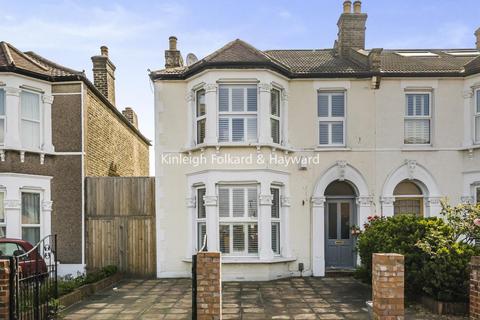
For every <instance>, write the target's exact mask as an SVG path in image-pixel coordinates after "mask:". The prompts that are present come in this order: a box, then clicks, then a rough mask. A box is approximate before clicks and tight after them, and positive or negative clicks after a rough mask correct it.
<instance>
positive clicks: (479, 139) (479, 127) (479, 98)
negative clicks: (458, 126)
mask: <svg viewBox="0 0 480 320" xmlns="http://www.w3.org/2000/svg"><path fill="white" fill-rule="evenodd" d="M474 121H475V143H480V89H478V90H476V91H475V120H474Z"/></svg>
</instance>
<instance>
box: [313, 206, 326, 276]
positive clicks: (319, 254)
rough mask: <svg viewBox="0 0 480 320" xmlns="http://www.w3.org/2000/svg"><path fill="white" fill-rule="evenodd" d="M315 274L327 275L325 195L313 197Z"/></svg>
mask: <svg viewBox="0 0 480 320" xmlns="http://www.w3.org/2000/svg"><path fill="white" fill-rule="evenodd" d="M312 240H313V244H312V256H313V261H312V262H313V266H312V271H313V276H315V277H324V276H325V197H315V198H312Z"/></svg>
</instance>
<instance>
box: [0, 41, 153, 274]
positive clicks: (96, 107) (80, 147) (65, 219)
mask: <svg viewBox="0 0 480 320" xmlns="http://www.w3.org/2000/svg"><path fill="white" fill-rule="evenodd" d="M92 61H93V74H94V82H93V83H92V82H91V81H90V80H89V79H88V78H87V77H86V75H85V73H84V72H79V71H75V70H72V69H69V68H66V67H63V66H60V65H58V64H57V63H54V62H52V61H49V60H47V59H45V58H43V57H41V56H39V55H38V54H36V53H34V52H22V51H20V50H18V49H16V48H15V47H13V46H12V45H11V44H9V43H6V42H0V232H1V234H2V235H3V236H6V237H9V238H23V239H26V240H28V241H30V242H32V243H36V242H37V241H38V240H39V239H41V238H43V237H44V236H46V235H49V234H53V233H54V234H57V235H58V259H59V261H60V268H59V272H60V273H64V274H65V273H74V272H76V271H81V270H83V268H84V264H85V259H84V254H85V248H84V223H83V221H84V220H83V217H84V213H83V212H84V211H83V209H84V201H85V197H84V187H83V184H84V178H85V177H86V176H148V174H149V163H148V162H149V160H148V153H149V146H150V141H149V140H148V139H147V138H145V137H144V136H143V135H142V133H141V132H140V131H139V129H138V123H137V117H136V114H135V112H134V111H133V110H132V109H131V108H126V109H125V110H124V111H120V110H119V109H117V107H116V105H115V75H114V72H115V66H114V64H113V63H112V61H111V60H110V59H109V57H108V49H107V47H102V48H101V54H100V55H97V56H94V57H92Z"/></svg>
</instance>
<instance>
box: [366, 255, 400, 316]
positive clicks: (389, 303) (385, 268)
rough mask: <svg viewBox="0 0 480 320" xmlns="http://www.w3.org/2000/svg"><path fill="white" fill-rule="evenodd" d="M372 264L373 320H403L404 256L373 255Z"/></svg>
mask: <svg viewBox="0 0 480 320" xmlns="http://www.w3.org/2000/svg"><path fill="white" fill-rule="evenodd" d="M372 264H373V265H372V290H373V292H372V293H373V319H376V320H402V319H404V318H405V309H404V308H405V306H404V304H405V301H404V291H405V290H404V289H405V288H404V285H405V284H404V274H405V267H404V256H403V255H401V254H395V253H374V254H373V263H372Z"/></svg>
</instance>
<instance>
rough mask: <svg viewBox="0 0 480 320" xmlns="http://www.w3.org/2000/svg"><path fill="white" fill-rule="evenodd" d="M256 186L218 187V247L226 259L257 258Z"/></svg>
mask: <svg viewBox="0 0 480 320" xmlns="http://www.w3.org/2000/svg"><path fill="white" fill-rule="evenodd" d="M257 198H258V195H257V187H256V186H229V187H227V186H222V187H219V189H218V200H219V203H218V205H219V210H218V215H219V247H220V252H222V253H223V254H225V255H230V256H247V255H258V203H257Z"/></svg>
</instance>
